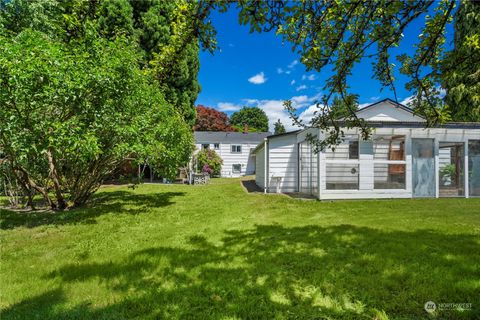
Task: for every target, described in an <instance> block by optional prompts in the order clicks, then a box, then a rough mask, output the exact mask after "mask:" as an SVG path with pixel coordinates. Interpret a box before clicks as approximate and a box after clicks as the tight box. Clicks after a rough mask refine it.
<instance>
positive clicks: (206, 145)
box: [202, 143, 210, 150]
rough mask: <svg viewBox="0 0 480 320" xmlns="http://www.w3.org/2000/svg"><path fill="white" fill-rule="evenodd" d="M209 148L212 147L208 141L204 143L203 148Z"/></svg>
mask: <svg viewBox="0 0 480 320" xmlns="http://www.w3.org/2000/svg"><path fill="white" fill-rule="evenodd" d="M209 148H210V145H209V144H208V143H204V144H202V150H206V149H209Z"/></svg>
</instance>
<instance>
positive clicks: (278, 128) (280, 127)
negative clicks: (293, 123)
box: [273, 119, 286, 134]
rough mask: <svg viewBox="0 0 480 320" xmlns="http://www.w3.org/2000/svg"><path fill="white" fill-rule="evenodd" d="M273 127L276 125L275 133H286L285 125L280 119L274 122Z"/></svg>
mask: <svg viewBox="0 0 480 320" xmlns="http://www.w3.org/2000/svg"><path fill="white" fill-rule="evenodd" d="M273 127H274V133H275V134H280V133H285V132H286V130H285V126H284V125H283V123H282V122H281V121H280V119H278V120H277V122H275V123H274V124H273Z"/></svg>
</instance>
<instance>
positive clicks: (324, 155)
mask: <svg viewBox="0 0 480 320" xmlns="http://www.w3.org/2000/svg"><path fill="white" fill-rule="evenodd" d="M315 130H316V129H309V130H308V131H309V132H310V133H313V134H314V133H315ZM317 132H318V131H317ZM306 133H307V130H304V131H301V132H299V133H297V134H289V135H281V136H277V137H275V136H274V137H270V138H269V139H268V158H267V160H268V161H267V163H268V179H267V180H268V192H277V190H278V191H280V192H298V191H299V189H298V188H299V183H300V173H299V170H301V168H300V166H299V161H298V157H299V155H298V150H299V145H300V144H302V143H303V144H304V140H305V136H306ZM345 134H346V135H352V136H357V137H358V138H360V137H359V132H358V130H357V129H345ZM318 135H319V137H320V139H323V138H324V137H322V135H321V134H320V132H318ZM373 135H374V137H375V136H404V146H403V148H404V155H405V156H404V160H389V158H388V152H387V149H388V144H381V143H375V142H374V141H373V140H371V141H362V140H360V141H359V143H358V149H359V156H358V159H349V156H348V153H349V147H348V145H340V146H337V147H336V150H335V152H330V154H329V151H328V150H324V151H322V152H320V153H319V155H318V158H319V160H320V162H319V163H318V170H319V178H320V179H319V183H318V186H317V187H318V189H314V190H315V191H316V192H317V193H318V198H319V199H322V200H323V199H325V200H328V199H368V198H412V197H414V194H413V187H412V184H413V183H412V181H413V173H412V170H413V157H412V139H421V138H428V139H432V140H433V142H434V154H433V157H434V161H435V169H434V171H435V172H434V176H435V186H436V187H435V188H436V189H435V190H436V191H435V197H439V187H438V186H439V172H438V168H439V167H440V165H441V164H442V163H445V161H449V155H448V154H446V151H441V150H440V149H439V144H440V143H441V142H461V143H463V144H464V148H465V158H464V162H465V165H464V172H469V171H468V170H469V168H468V141H469V140H480V129H456V128H429V129H425V128H387V127H382V128H376V129H375V130H374V133H373ZM387 141H388V140H387ZM386 143H387V142H386ZM302 150H303V149H302ZM256 155H257V166H258V168H260V166H261V168H262V172H261V173H260V172H259V171H258V170H257V180H256V181H257V184H258V185H259V186H261V187H263V184H264V176H263V169H264V167H263V166H264V158H263V155H264V150H263V148H259V149H257V150H256ZM329 164H333V166H332V165H331V166H329ZM376 164H377V169H376V170H375V165H376ZM341 165H345V167H347V169H349V166H352V168H353V167H354V168H358V172H359V174H358V178H357V181H358V187H356V188H355V189H342V187H339V188H337V189H333V188H331V187H330V188H329V189H327V179H329V181H330V180H332V179H333V180H335V179H337V178H338V180H339V181H342V182H345V181H346V182H347V184H348V183H352V182H354V180H352V181H350V180H351V179H354V178H353V177H352V176H349V175H348V174H347V173H348V171H345V170H344V171H342V170H338V167H337V168H335V166H341ZM389 165H404V166H405V179H404V187H403V186H402V183H401V182H398V181H394V182H395V183H398V184H397V185H395V187H397V189H380V188H381V187H384V185H382V183H384V182H383V181H387V179H386V178H387V177H388V175H389V172H388V170H389ZM327 167H328V170H327ZM379 167H380V168H379ZM309 172H311V174H315V175H316V174H317V172H316V171H315V170H313V169H312V170H310V171H309ZM430 172H433V171H430ZM464 176H465V177H464V179H465V181H464V182H465V183H464V189H465V190H464V191H465V194H466V196H467V197H468V174H464ZM314 178H315V177H312V179H311V181H316V179H314ZM349 179H350V180H349ZM375 181H377V182H378V181H380V182H381V183H377V189H375V185H376V184H375ZM387 182H388V183H392V182H391V181H387ZM379 185H380V188H379ZM400 186H401V187H400ZM277 187H278V189H277ZM315 191H314V192H315Z"/></svg>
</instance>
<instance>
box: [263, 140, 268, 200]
mask: <svg viewBox="0 0 480 320" xmlns="http://www.w3.org/2000/svg"><path fill="white" fill-rule="evenodd" d="M264 140H265V146H264V148H265V150H264V157H263V158H264V159H263V163H264V164H263V167H264V168H263V170H264V172H263V173H264V176H263V179H264V181H263V193H267V190H268V186H267V183H268V168H267V166H268V139H267V138H264Z"/></svg>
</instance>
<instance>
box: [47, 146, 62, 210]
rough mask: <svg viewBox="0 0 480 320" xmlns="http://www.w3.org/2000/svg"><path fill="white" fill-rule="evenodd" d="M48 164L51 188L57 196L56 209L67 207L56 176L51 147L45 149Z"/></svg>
mask: <svg viewBox="0 0 480 320" xmlns="http://www.w3.org/2000/svg"><path fill="white" fill-rule="evenodd" d="M47 158H48V165H49V168H50V177H51V178H52V181H53V189H54V190H55V196H56V198H57V203H58V209H60V210H63V209H65V208H66V207H67V204H66V202H65V198H64V197H63V194H62V187H61V185H60V179H59V177H58V173H57V169H56V167H55V159H54V158H53V154H52V150H51V148H48V150H47Z"/></svg>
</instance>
